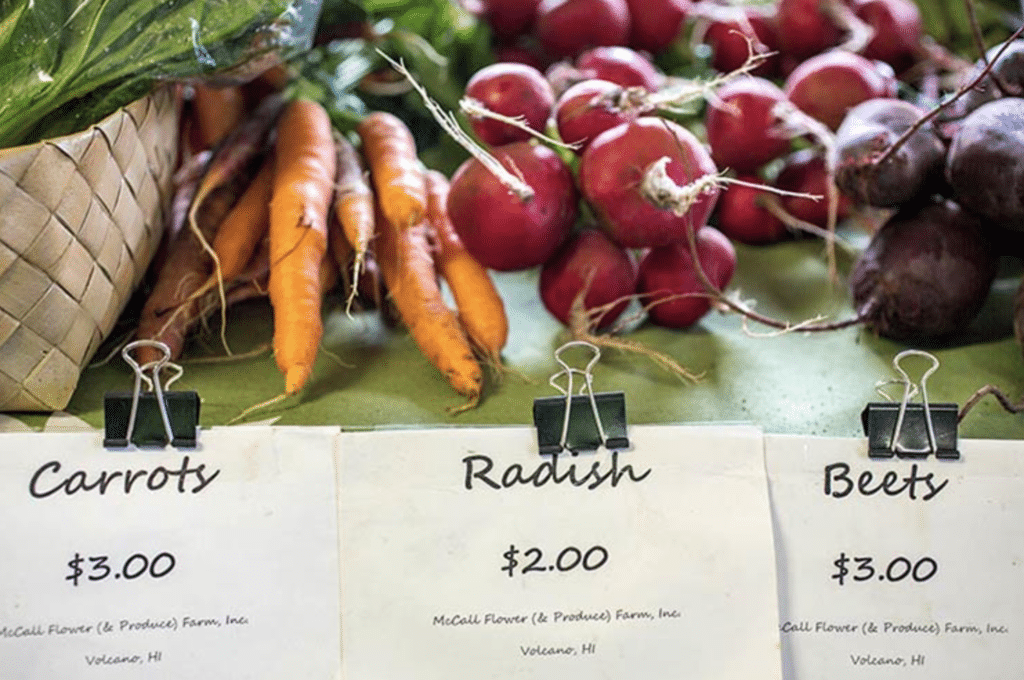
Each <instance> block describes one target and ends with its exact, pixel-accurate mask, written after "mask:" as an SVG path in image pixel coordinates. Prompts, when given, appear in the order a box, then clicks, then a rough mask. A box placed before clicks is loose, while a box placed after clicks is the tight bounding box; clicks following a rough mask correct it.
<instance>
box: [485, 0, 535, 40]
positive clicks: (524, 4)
mask: <svg viewBox="0 0 1024 680" xmlns="http://www.w3.org/2000/svg"><path fill="white" fill-rule="evenodd" d="M481 4H482V5H483V14H484V18H485V19H486V20H487V23H488V24H490V26H491V30H492V31H494V35H495V36H496V37H497V38H498V39H499V40H511V39H514V38H516V37H518V36H520V35H523V34H524V33H528V32H529V31H530V30H531V29H532V28H533V22H534V20H535V19H536V18H537V5H539V4H540V0H481Z"/></svg>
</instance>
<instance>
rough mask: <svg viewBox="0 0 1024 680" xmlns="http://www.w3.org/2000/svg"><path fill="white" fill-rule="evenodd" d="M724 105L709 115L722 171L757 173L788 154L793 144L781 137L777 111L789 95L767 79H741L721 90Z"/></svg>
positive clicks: (707, 124)
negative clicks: (778, 105) (760, 168)
mask: <svg viewBox="0 0 1024 680" xmlns="http://www.w3.org/2000/svg"><path fill="white" fill-rule="evenodd" d="M717 98H718V100H720V103H712V104H711V105H709V106H708V109H707V113H706V114H705V121H704V123H705V127H706V128H707V135H708V144H709V146H710V147H711V157H712V158H713V159H714V161H715V163H716V164H717V165H718V167H720V168H731V169H733V170H735V171H737V172H745V173H749V172H753V171H754V170H756V169H757V168H759V167H761V166H762V165H764V164H765V163H767V162H768V161H771V160H773V159H775V158H778V157H779V156H781V155H782V154H784V153H786V152H787V151H788V150H789V147H790V140H789V139H787V138H786V137H784V136H780V135H779V134H777V133H776V132H775V131H774V129H775V127H776V120H775V115H774V113H773V110H774V109H775V106H776V105H777V104H778V103H779V102H782V101H785V99H786V95H785V93H783V91H782V90H781V89H779V87H778V86H777V85H775V83H773V82H771V81H770V80H766V79H765V78H759V77H749V78H740V79H738V80H733V81H731V82H728V83H726V84H725V85H723V86H722V87H720V88H719V89H718V92H717Z"/></svg>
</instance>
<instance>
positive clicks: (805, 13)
mask: <svg viewBox="0 0 1024 680" xmlns="http://www.w3.org/2000/svg"><path fill="white" fill-rule="evenodd" d="M829 1H838V0H829ZM822 4H823V3H822V0H778V3H777V5H776V16H777V21H778V37H779V48H780V49H781V50H782V52H784V53H785V54H787V55H789V56H792V57H794V58H796V59H798V60H803V59H806V58H808V57H811V56H813V55H815V54H819V53H820V52H823V51H825V50H826V49H828V48H830V47H833V46H835V45H837V44H839V41H840V39H841V38H842V32H841V31H840V29H839V27H838V26H836V23H835V21H834V20H833V19H832V18H831V17H830V16H829V15H828V14H827V13H826V12H825V11H823V10H822Z"/></svg>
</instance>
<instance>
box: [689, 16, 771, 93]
mask: <svg viewBox="0 0 1024 680" xmlns="http://www.w3.org/2000/svg"><path fill="white" fill-rule="evenodd" d="M775 14H776V12H775V7H774V6H768V5H747V6H742V7H741V6H732V5H730V6H728V7H718V6H715V16H714V17H713V18H712V19H711V21H710V22H709V23H708V26H707V28H706V29H705V30H704V35H703V38H702V42H703V43H705V44H706V45H709V46H710V47H711V49H712V56H711V66H712V68H714V69H715V70H716V71H719V72H721V73H729V72H731V71H735V70H736V69H738V68H739V67H740V66H742V65H743V63H744V62H745V61H746V60H747V59H748V58H749V56H750V43H749V42H748V38H749V39H753V40H754V47H755V49H756V48H757V43H760V44H761V47H762V48H763V52H778V50H779V38H778V36H777V35H776V28H775V22H776V16H775ZM778 72H779V55H778V54H773V55H771V56H769V57H768V58H767V59H765V60H764V62H762V63H761V64H760V65H759V66H757V67H756V68H755V69H754V70H753V71H751V73H753V74H754V75H758V76H765V77H768V76H773V75H775V74H777V73H778Z"/></svg>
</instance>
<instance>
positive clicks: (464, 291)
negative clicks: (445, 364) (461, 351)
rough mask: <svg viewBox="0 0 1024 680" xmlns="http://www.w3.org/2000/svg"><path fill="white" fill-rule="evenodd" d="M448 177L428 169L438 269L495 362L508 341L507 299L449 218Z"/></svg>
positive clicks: (478, 345) (463, 317) (477, 340)
mask: <svg viewBox="0 0 1024 680" xmlns="http://www.w3.org/2000/svg"><path fill="white" fill-rule="evenodd" d="M448 186H449V185H448V179H447V178H446V177H445V176H444V175H443V174H441V173H440V172H438V171H436V170H430V171H428V172H427V220H428V221H429V223H430V225H431V226H432V227H433V229H434V234H435V236H436V239H437V250H438V259H437V264H438V271H439V272H440V274H441V276H442V278H444V280H445V281H446V282H447V283H448V287H449V288H450V289H451V291H452V296H453V297H454V298H455V305H456V307H457V308H458V310H459V318H460V319H461V320H462V325H463V326H464V327H465V329H466V333H467V334H468V335H469V338H470V340H472V341H473V344H474V346H475V347H476V348H477V350H479V351H480V353H481V354H483V356H484V358H485V359H486V360H487V361H489V362H490V363H491V364H492V365H495V366H496V365H499V364H500V363H501V350H502V348H503V347H504V346H505V343H506V342H507V341H508V317H507V316H506V315H505V303H504V302H503V301H502V299H501V295H500V294H499V293H498V289H497V288H496V287H495V285H494V281H492V280H491V276H490V274H489V273H488V271H487V268H486V267H484V266H483V265H482V264H480V262H478V261H477V260H476V258H474V257H473V256H472V255H471V254H470V253H469V251H468V250H466V247H465V246H464V245H463V243H462V240H461V239H460V238H459V235H458V234H457V233H456V232H455V227H454V226H453V225H452V223H451V220H450V219H448V210H447V208H446V205H447V202H448Z"/></svg>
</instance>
